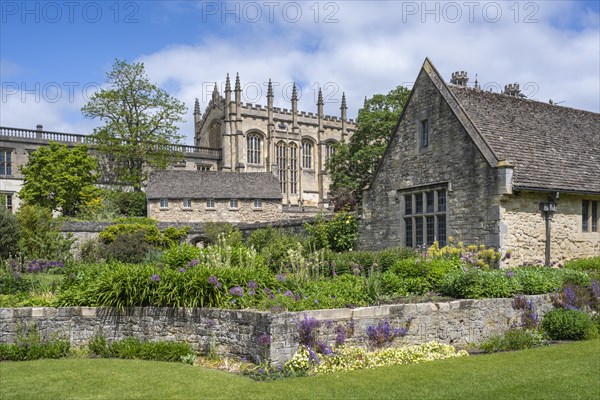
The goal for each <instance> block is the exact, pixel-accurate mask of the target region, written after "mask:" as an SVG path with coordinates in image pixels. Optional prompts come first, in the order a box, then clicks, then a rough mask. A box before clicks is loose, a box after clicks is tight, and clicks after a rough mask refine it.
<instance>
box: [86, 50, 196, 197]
mask: <svg viewBox="0 0 600 400" xmlns="http://www.w3.org/2000/svg"><path fill="white" fill-rule="evenodd" d="M107 82H108V88H106V89H101V90H100V91H98V92H96V93H95V94H94V95H93V96H92V97H91V98H90V100H89V101H88V103H87V104H86V105H85V106H84V107H83V108H82V109H81V111H82V113H83V115H84V116H86V117H89V118H99V119H100V120H101V121H103V122H104V126H102V127H99V128H96V129H94V134H93V137H94V139H95V143H96V146H97V150H98V151H100V152H101V153H104V154H106V155H107V156H108V158H109V159H110V160H111V161H112V162H114V164H115V165H114V172H115V174H116V179H117V180H118V182H120V183H123V184H126V185H131V186H132V187H133V188H134V190H135V191H141V188H142V184H143V182H144V181H145V180H146V179H147V173H148V171H147V168H146V167H151V168H157V169H164V168H166V167H167V166H168V165H169V164H170V163H171V162H173V161H174V160H175V159H179V158H181V155H180V154H179V153H177V152H174V151H172V146H171V145H173V144H177V143H180V141H181V139H182V138H183V136H182V135H179V134H178V131H179V127H178V126H177V125H176V123H178V122H183V115H184V114H185V112H186V107H185V105H184V104H183V103H182V102H180V101H179V100H177V99H176V98H174V97H172V96H171V95H169V94H168V93H167V92H166V91H164V90H163V89H161V88H159V87H157V86H156V85H154V84H152V83H151V82H150V81H149V79H148V76H147V75H146V72H145V70H144V64H143V63H133V64H128V63H127V62H126V61H122V60H116V61H115V63H114V65H113V69H112V71H110V72H108V73H107Z"/></svg>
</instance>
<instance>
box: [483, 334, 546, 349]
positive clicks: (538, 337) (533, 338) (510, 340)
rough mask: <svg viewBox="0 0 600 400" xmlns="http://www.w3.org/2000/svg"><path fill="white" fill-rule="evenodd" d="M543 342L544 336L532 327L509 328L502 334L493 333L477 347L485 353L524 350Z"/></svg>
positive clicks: (540, 344)
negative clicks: (493, 334)
mask: <svg viewBox="0 0 600 400" xmlns="http://www.w3.org/2000/svg"><path fill="white" fill-rule="evenodd" d="M544 344H545V341H544V337H543V335H542V334H541V333H539V332H538V331H537V330H534V329H518V328H513V329H509V330H508V331H507V332H506V333H505V334H504V335H495V336H492V337H491V338H489V339H487V340H486V341H484V342H483V343H481V345H479V348H480V349H482V350H483V351H484V352H486V353H495V352H498V351H513V350H524V349H530V348H532V347H538V346H542V345H544Z"/></svg>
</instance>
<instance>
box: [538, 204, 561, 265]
mask: <svg viewBox="0 0 600 400" xmlns="http://www.w3.org/2000/svg"><path fill="white" fill-rule="evenodd" d="M558 197H559V193H558V192H556V193H555V194H554V196H553V197H552V198H551V199H550V200H549V201H548V202H546V203H540V211H541V212H543V213H544V219H545V220H546V257H545V258H546V260H545V262H544V265H546V266H547V267H549V266H550V244H551V241H550V239H551V235H550V232H551V225H552V217H553V216H554V213H555V212H556V205H557V204H556V203H557V202H558Z"/></svg>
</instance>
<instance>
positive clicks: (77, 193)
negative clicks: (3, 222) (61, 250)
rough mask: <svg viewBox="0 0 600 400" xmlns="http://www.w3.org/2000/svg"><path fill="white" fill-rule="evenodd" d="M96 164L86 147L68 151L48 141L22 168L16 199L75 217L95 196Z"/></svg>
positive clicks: (64, 147)
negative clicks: (20, 182)
mask: <svg viewBox="0 0 600 400" xmlns="http://www.w3.org/2000/svg"><path fill="white" fill-rule="evenodd" d="M97 169H98V161H97V160H96V158H95V157H92V156H90V155H89V154H88V148H87V146H85V145H81V146H76V147H73V148H72V149H69V148H68V147H67V145H61V144H58V143H55V142H51V143H50V145H49V146H43V147H40V148H39V149H37V150H36V151H34V152H33V153H31V155H30V156H29V160H28V161H27V164H26V165H25V166H23V168H22V169H21V172H22V173H23V178H24V182H23V188H22V189H21V191H20V192H19V197H20V198H21V199H22V200H23V201H24V202H25V203H27V204H37V205H40V206H42V207H46V208H48V209H50V210H55V211H60V212H62V213H63V214H64V215H70V216H72V215H75V214H76V213H77V212H78V211H79V210H80V209H81V208H82V206H84V205H85V203H86V202H88V201H90V200H91V199H93V198H94V197H98V195H99V189H97V188H96V187H95V186H94V183H95V182H96V180H97V174H96V172H95V171H96V170H97Z"/></svg>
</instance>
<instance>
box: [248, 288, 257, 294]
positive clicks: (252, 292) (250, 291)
mask: <svg viewBox="0 0 600 400" xmlns="http://www.w3.org/2000/svg"><path fill="white" fill-rule="evenodd" d="M255 294H256V291H255V290H254V289H248V296H254V295H255Z"/></svg>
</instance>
